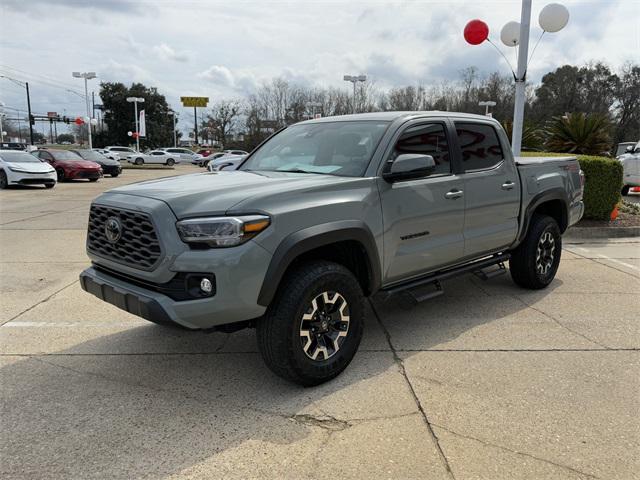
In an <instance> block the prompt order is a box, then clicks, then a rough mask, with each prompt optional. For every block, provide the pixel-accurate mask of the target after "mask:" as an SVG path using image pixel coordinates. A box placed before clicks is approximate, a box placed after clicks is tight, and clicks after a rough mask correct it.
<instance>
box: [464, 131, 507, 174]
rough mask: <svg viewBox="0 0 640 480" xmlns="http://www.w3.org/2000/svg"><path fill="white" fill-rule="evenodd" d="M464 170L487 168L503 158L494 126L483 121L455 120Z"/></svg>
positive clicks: (495, 164)
mask: <svg viewBox="0 0 640 480" xmlns="http://www.w3.org/2000/svg"><path fill="white" fill-rule="evenodd" d="M455 125H456V132H457V133H458V142H459V143H460V150H461V151H462V167H463V168H464V170H465V171H467V172H469V171H476V170H487V169H490V168H493V167H495V166H497V165H498V164H499V163H500V162H502V161H503V160H504V154H503V152H502V146H501V145H500V140H499V138H498V134H497V133H496V130H495V128H493V127H492V126H491V125H487V124H483V123H470V122H455Z"/></svg>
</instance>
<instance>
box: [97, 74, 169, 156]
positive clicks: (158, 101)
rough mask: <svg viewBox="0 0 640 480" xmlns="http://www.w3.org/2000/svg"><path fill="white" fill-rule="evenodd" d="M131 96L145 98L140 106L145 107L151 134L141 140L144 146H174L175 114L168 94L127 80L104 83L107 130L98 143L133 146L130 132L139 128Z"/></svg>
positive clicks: (101, 96) (103, 93)
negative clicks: (170, 107) (170, 112)
mask: <svg viewBox="0 0 640 480" xmlns="http://www.w3.org/2000/svg"><path fill="white" fill-rule="evenodd" d="M127 97H141V98H144V103H142V104H138V109H139V110H141V109H144V111H145V117H146V127H147V132H146V133H147V136H146V137H145V138H141V139H140V147H141V148H158V147H163V146H167V145H173V117H171V116H170V115H169V111H170V109H169V105H168V104H167V100H166V99H165V97H164V95H161V94H160V93H158V90H157V89H156V88H155V87H147V86H145V85H143V84H141V83H134V84H132V85H131V87H127V86H126V85H124V84H123V83H110V82H103V83H101V84H100V98H101V100H102V104H103V105H104V109H105V115H104V121H105V124H106V127H107V128H106V129H105V131H103V132H100V133H98V134H97V135H96V138H95V142H94V143H95V145H97V146H105V145H129V144H131V143H133V141H132V139H131V137H129V136H128V135H127V132H134V131H135V129H136V128H135V115H134V106H133V103H129V102H127Z"/></svg>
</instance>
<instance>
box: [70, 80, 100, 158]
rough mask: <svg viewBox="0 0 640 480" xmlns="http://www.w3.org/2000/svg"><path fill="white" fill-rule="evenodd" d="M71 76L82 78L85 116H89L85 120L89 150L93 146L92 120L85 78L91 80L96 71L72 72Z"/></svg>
mask: <svg viewBox="0 0 640 480" xmlns="http://www.w3.org/2000/svg"><path fill="white" fill-rule="evenodd" d="M71 75H73V78H84V99H85V103H86V105H87V117H89V121H88V122H87V131H88V135H89V150H91V149H92V148H93V143H92V140H91V122H92V120H93V116H92V115H91V105H90V104H89V88H88V87H87V80H91V79H94V78H96V72H84V73H80V72H73V73H72V74H71Z"/></svg>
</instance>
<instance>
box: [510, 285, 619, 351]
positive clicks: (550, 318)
mask: <svg viewBox="0 0 640 480" xmlns="http://www.w3.org/2000/svg"><path fill="white" fill-rule="evenodd" d="M513 298H514V299H516V300H517V301H519V302H520V303H522V304H523V305H525V306H526V307H528V308H530V309H531V310H533V311H535V312H538V313H539V314H541V315H544V316H545V317H547V318H548V319H549V320H551V321H552V322H554V323H556V324H557V325H558V326H559V327H561V328H564V329H565V330H567V331H568V332H571V333H573V334H574V335H577V336H578V337H581V338H583V339H584V340H586V341H587V342H589V343H593V344H594V345H597V346H599V347H601V348H603V349H605V350H609V347H607V346H606V345H603V344H602V343H600V342H597V341H595V340H594V339H593V338H590V337H588V336H586V335H585V334H583V333H580V332H577V331H575V330H573V329H571V328H569V327H567V326H566V325H565V324H564V323H562V322H561V321H560V320H558V319H557V318H556V317H554V316H553V315H550V314H548V313H547V312H545V311H543V310H540V309H539V308H537V307H534V306H533V305H530V304H528V303H527V302H525V301H524V300H522V299H521V298H520V297H517V296H515V295H513Z"/></svg>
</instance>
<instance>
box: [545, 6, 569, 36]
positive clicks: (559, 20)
mask: <svg viewBox="0 0 640 480" xmlns="http://www.w3.org/2000/svg"><path fill="white" fill-rule="evenodd" d="M538 22H539V23H540V27H541V28H542V29H543V30H544V31H545V32H550V33H554V32H559V31H560V30H562V29H563V28H564V27H565V26H566V25H567V23H569V10H567V7H565V6H564V5H560V4H559V3H550V4H549V5H547V6H546V7H544V8H543V9H542V11H541V12H540V16H539V17H538Z"/></svg>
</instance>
